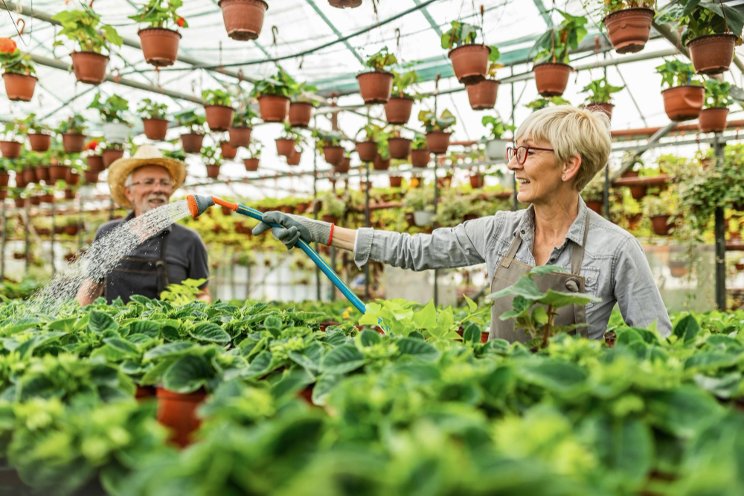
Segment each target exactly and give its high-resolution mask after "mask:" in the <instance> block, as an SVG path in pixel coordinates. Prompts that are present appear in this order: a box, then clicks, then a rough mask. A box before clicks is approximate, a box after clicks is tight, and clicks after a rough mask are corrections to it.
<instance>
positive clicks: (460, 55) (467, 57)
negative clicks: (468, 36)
mask: <svg viewBox="0 0 744 496" xmlns="http://www.w3.org/2000/svg"><path fill="white" fill-rule="evenodd" d="M489 51H490V50H489V48H488V47H487V46H486V45H463V46H460V47H457V48H454V49H452V50H450V52H449V54H447V56H448V57H449V59H450V61H451V62H452V70H453V71H454V73H455V77H457V80H458V81H460V82H461V83H465V84H472V83H477V82H478V81H480V80H482V79H485V77H486V73H487V72H488V54H489Z"/></svg>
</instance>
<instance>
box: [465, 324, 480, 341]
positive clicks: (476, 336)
mask: <svg viewBox="0 0 744 496" xmlns="http://www.w3.org/2000/svg"><path fill="white" fill-rule="evenodd" d="M480 339H481V328H480V327H479V326H478V325H477V324H474V323H472V322H470V323H468V324H466V325H465V329H464V330H463V331H462V340H463V341H465V342H466V343H474V344H477V343H480Z"/></svg>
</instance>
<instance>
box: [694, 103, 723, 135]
mask: <svg viewBox="0 0 744 496" xmlns="http://www.w3.org/2000/svg"><path fill="white" fill-rule="evenodd" d="M728 113H729V109H728V108H726V107H721V108H707V109H703V110H701V111H700V116H698V125H699V126H700V130H701V131H702V132H704V133H720V132H723V131H724V130H725V129H726V118H727V117H728Z"/></svg>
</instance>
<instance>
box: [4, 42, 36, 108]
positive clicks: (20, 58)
mask: <svg viewBox="0 0 744 496" xmlns="http://www.w3.org/2000/svg"><path fill="white" fill-rule="evenodd" d="M0 65H2V67H3V82H4V83H5V93H6V94H7V95H8V99H9V100H20V101H22V102H30V101H31V98H33V96H34V90H35V89H36V81H37V80H38V78H37V77H36V68H35V67H34V63H33V61H32V60H31V56H30V55H29V54H27V53H23V52H21V51H20V50H19V49H18V47H17V46H16V43H15V41H13V40H11V39H10V38H0Z"/></svg>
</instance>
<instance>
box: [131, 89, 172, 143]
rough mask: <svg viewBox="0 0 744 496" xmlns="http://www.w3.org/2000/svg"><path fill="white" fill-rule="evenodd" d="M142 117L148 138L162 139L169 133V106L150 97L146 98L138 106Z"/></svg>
mask: <svg viewBox="0 0 744 496" xmlns="http://www.w3.org/2000/svg"><path fill="white" fill-rule="evenodd" d="M137 112H138V113H139V115H140V117H141V118H142V125H143V126H144V131H145V136H147V138H148V139H151V140H156V141H162V140H164V139H165V135H166V134H167V133H168V106H167V105H166V104H164V103H158V102H155V101H153V100H152V99H150V98H144V99H143V100H141V101H140V103H139V106H138V107H137Z"/></svg>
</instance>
